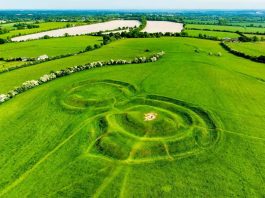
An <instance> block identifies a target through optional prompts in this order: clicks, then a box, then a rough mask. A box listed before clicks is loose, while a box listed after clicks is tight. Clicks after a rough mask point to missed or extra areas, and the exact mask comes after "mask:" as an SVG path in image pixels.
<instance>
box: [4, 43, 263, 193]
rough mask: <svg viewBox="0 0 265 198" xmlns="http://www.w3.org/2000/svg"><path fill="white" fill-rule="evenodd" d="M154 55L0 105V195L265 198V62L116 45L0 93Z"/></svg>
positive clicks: (202, 47)
mask: <svg viewBox="0 0 265 198" xmlns="http://www.w3.org/2000/svg"><path fill="white" fill-rule="evenodd" d="M146 49H149V52H146ZM161 50H164V51H165V52H166V55H165V56H164V57H163V58H162V59H161V60H159V61H158V62H155V63H147V64H139V65H123V66H113V67H112V66H110V67H103V68H98V69H94V70H89V71H83V72H80V73H76V74H73V75H70V76H67V77H63V78H60V79H57V80H54V81H52V82H49V83H47V84H43V85H41V86H40V87H38V88H34V89H32V90H29V91H27V92H25V93H23V94H21V95H19V96H17V97H16V98H14V99H12V100H10V101H8V102H6V103H4V104H2V105H0V128H1V133H0V156H1V158H0V167H1V168H0V175H1V179H0V196H3V197H21V196H23V197H110V196H111V197H175V196H179V197H220V196H221V197H244V196H245V197H263V196H264V192H265V186H264V172H265V151H264V146H265V141H264V140H265V133H264V128H265V108H264V106H265V100H264V99H265V92H264V89H265V83H264V81H265V70H264V64H259V63H255V62H251V61H249V60H245V59H243V58H240V57H236V56H233V55H232V54H229V53H228V52H226V51H225V50H223V48H222V47H221V46H220V45H219V43H218V42H215V41H208V40H200V39H192V38H159V39H123V40H119V41H116V42H113V43H111V44H109V45H107V46H104V47H102V48H101V49H98V50H95V51H91V52H87V53H84V54H82V55H78V56H74V57H69V58H64V59H60V60H56V61H51V62H47V63H43V64H39V65H36V66H32V67H28V68H23V69H18V70H16V71H12V72H8V73H3V74H0V82H1V83H0V92H5V91H7V90H9V88H12V87H13V86H16V85H19V84H21V82H23V81H25V80H31V79H36V78H38V77H39V76H40V75H42V74H43V73H47V72H49V71H50V70H52V69H54V70H57V69H60V68H65V67H68V66H73V65H79V64H83V63H86V62H89V61H93V60H109V59H111V58H113V59H118V58H123V59H132V58H133V57H135V56H140V55H148V53H153V52H157V51H161ZM209 52H212V53H213V54H216V53H218V52H221V53H222V56H221V57H219V56H216V55H209ZM150 114H151V115H153V118H152V119H151V120H146V117H147V116H148V115H150Z"/></svg>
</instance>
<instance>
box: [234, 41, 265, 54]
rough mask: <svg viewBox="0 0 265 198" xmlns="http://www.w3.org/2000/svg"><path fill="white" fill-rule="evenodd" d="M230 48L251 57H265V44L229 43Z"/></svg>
mask: <svg viewBox="0 0 265 198" xmlns="http://www.w3.org/2000/svg"><path fill="white" fill-rule="evenodd" d="M229 46H230V47H231V48H232V49H234V50H237V51H239V52H243V53H245V54H248V55H251V56H261V55H263V56H265V42H247V43H240V42H237V43H229Z"/></svg>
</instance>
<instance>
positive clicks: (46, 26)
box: [0, 22, 84, 39]
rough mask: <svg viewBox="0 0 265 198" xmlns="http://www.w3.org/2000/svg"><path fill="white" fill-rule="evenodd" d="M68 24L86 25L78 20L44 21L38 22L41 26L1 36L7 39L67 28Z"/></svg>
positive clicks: (13, 31)
mask: <svg viewBox="0 0 265 198" xmlns="http://www.w3.org/2000/svg"><path fill="white" fill-rule="evenodd" d="M67 24H69V25H73V26H78V25H84V23H81V22H76V23H75V22H44V23H39V24H38V25H39V26H40V27H39V28H33V29H23V30H11V31H10V32H8V33H6V34H0V38H4V39H7V38H12V37H14V36H19V35H26V34H33V33H37V32H43V31H47V30H53V29H60V28H65V27H66V26H67Z"/></svg>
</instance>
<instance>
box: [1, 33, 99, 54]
mask: <svg viewBox="0 0 265 198" xmlns="http://www.w3.org/2000/svg"><path fill="white" fill-rule="evenodd" d="M100 43H102V38H101V37H92V36H77V37H64V38H52V39H43V40H34V41H27V42H20V43H6V44H4V45H0V57H2V58H5V59H9V58H14V57H31V58H36V57H38V56H40V55H43V54H47V55H48V56H58V55H64V54H72V53H75V52H79V51H81V50H84V49H85V48H86V47H87V46H89V45H91V46H94V45H95V44H100Z"/></svg>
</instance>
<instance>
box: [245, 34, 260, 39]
mask: <svg viewBox="0 0 265 198" xmlns="http://www.w3.org/2000/svg"><path fill="white" fill-rule="evenodd" d="M245 36H246V37H254V36H256V37H258V38H259V39H264V40H265V35H258V34H245Z"/></svg>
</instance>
